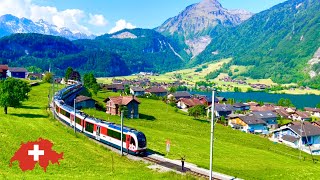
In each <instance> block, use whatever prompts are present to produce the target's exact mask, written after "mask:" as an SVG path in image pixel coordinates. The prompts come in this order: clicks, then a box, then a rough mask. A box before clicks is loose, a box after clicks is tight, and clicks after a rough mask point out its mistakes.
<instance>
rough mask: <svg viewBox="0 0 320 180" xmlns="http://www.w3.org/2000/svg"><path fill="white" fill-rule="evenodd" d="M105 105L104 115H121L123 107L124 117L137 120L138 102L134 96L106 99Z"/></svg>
mask: <svg viewBox="0 0 320 180" xmlns="http://www.w3.org/2000/svg"><path fill="white" fill-rule="evenodd" d="M104 102H105V103H106V113H107V114H111V115H121V110H122V108H123V107H124V106H125V107H126V108H124V109H125V114H124V116H126V117H128V118H139V104H140V101H139V100H138V98H136V97H135V96H118V97H108V98H107V99H105V100H104Z"/></svg>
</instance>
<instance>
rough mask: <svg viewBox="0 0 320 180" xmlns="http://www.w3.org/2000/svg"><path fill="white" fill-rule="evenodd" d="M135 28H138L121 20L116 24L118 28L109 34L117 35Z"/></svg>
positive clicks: (114, 28)
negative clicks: (123, 30)
mask: <svg viewBox="0 0 320 180" xmlns="http://www.w3.org/2000/svg"><path fill="white" fill-rule="evenodd" d="M134 28H136V26H134V25H132V24H131V23H129V22H126V20H124V19H120V20H118V21H117V22H116V26H115V27H113V28H112V29H111V30H110V31H109V34H112V33H115V32H117V31H120V30H122V29H134Z"/></svg>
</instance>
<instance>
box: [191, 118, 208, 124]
mask: <svg viewBox="0 0 320 180" xmlns="http://www.w3.org/2000/svg"><path fill="white" fill-rule="evenodd" d="M194 120H196V121H199V122H201V123H210V121H208V120H206V119H194Z"/></svg>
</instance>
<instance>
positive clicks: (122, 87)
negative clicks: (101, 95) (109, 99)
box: [103, 84, 124, 92]
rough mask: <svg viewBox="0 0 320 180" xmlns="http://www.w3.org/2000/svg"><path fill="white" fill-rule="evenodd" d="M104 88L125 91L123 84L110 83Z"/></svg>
mask: <svg viewBox="0 0 320 180" xmlns="http://www.w3.org/2000/svg"><path fill="white" fill-rule="evenodd" d="M103 88H104V89H106V90H109V91H113V92H118V91H121V92H123V91H124V86H123V84H110V85H105V86H104V87H103Z"/></svg>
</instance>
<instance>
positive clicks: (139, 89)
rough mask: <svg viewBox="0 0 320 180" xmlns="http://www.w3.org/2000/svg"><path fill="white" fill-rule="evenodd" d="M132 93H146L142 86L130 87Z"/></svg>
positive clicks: (138, 94) (135, 94)
mask: <svg viewBox="0 0 320 180" xmlns="http://www.w3.org/2000/svg"><path fill="white" fill-rule="evenodd" d="M130 94H132V95H134V96H143V95H144V89H143V88H142V87H138V86H137V87H135V86H133V87H130Z"/></svg>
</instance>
